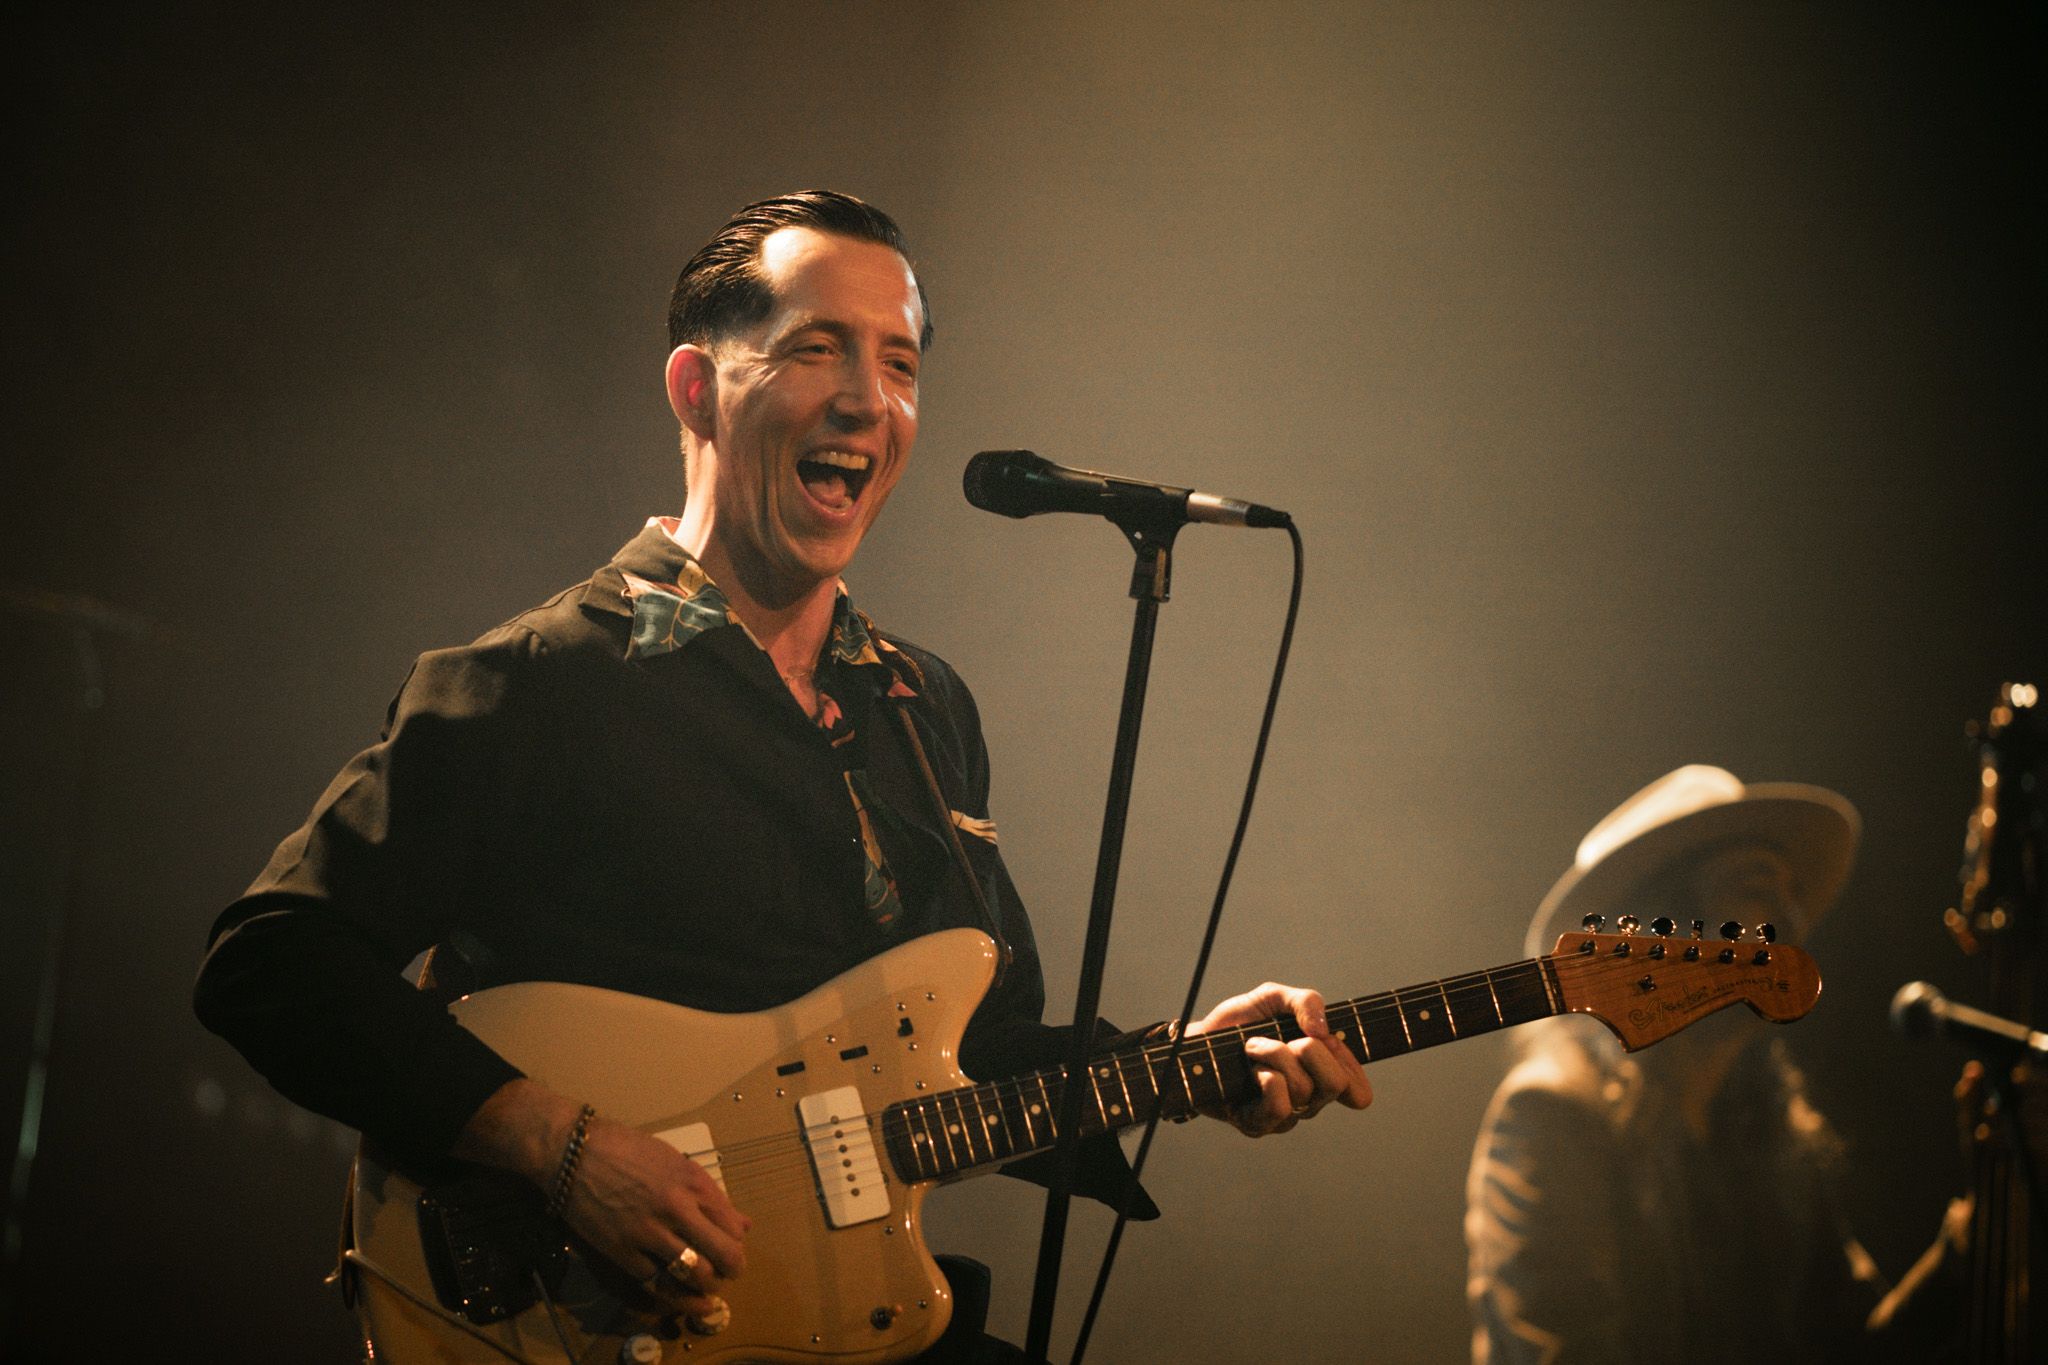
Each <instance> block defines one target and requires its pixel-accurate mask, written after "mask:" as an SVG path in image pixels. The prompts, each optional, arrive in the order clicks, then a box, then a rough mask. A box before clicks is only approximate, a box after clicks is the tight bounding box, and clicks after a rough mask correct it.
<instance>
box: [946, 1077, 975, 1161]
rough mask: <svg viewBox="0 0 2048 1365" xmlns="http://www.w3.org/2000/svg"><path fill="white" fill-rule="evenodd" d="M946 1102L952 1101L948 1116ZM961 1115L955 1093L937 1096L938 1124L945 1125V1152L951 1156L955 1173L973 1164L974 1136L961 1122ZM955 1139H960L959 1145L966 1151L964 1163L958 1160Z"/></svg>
mask: <svg viewBox="0 0 2048 1365" xmlns="http://www.w3.org/2000/svg"><path fill="white" fill-rule="evenodd" d="M948 1100H950V1101H952V1110H953V1112H952V1113H951V1114H950V1115H949V1114H948V1113H947V1112H946V1106H947V1101H948ZM962 1114H963V1111H962V1110H961V1108H960V1096H959V1094H958V1093H957V1092H949V1093H947V1094H944V1095H941V1096H939V1122H940V1123H942V1124H944V1125H945V1131H946V1150H947V1151H948V1152H949V1153H951V1154H952V1156H953V1169H954V1170H956V1171H962V1170H965V1169H967V1167H969V1166H972V1165H973V1164H974V1134H972V1133H970V1132H968V1131H967V1125H966V1124H965V1123H964V1122H962V1121H961V1120H962ZM956 1137H957V1138H959V1139H960V1145H961V1146H963V1147H965V1148H966V1149H967V1159H966V1160H965V1161H962V1160H961V1159H960V1155H959V1152H958V1151H957V1150H956V1149H955V1148H954V1145H953V1139H954V1138H956Z"/></svg>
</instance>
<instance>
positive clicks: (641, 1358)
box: [619, 1332, 661, 1365]
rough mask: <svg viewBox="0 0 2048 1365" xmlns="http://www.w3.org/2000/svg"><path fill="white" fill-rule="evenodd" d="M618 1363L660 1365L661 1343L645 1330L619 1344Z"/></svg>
mask: <svg viewBox="0 0 2048 1365" xmlns="http://www.w3.org/2000/svg"><path fill="white" fill-rule="evenodd" d="M619 1365H661V1343H660V1342H659V1341H656V1340H655V1339H654V1338H653V1337H651V1336H649V1335H648V1334H647V1333H645V1332H638V1333H635V1334H634V1335H632V1336H630V1337H627V1338H626V1339H625V1340H624V1341H623V1342H621V1343H620V1344H619Z"/></svg>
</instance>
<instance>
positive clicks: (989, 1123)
mask: <svg viewBox="0 0 2048 1365" xmlns="http://www.w3.org/2000/svg"><path fill="white" fill-rule="evenodd" d="M968 1093H969V1094H971V1095H972V1096H973V1097H974V1120H975V1127H976V1128H978V1129H980V1130H981V1140H982V1141H983V1142H985V1143H987V1144H988V1154H989V1156H990V1157H991V1158H994V1157H997V1156H1008V1155H1009V1154H1010V1151H1011V1150H1013V1149H1011V1148H1010V1141H1009V1137H1010V1135H1009V1134H1008V1133H1007V1132H1005V1131H1004V1130H1003V1109H1002V1105H1001V1104H998V1105H997V1106H996V1111H995V1113H993V1114H991V1113H989V1111H988V1108H987V1106H985V1105H984V1104H983V1103H982V1099H983V1097H984V1096H985V1095H988V1087H986V1086H978V1087H976V1088H975V1089H974V1090H972V1091H970V1092H968ZM988 1097H989V1098H991V1099H992V1098H994V1096H992V1095H988ZM998 1137H1000V1138H1002V1139H1003V1147H1004V1149H1005V1150H1004V1151H1002V1152H997V1151H996V1139H997V1138H998Z"/></svg>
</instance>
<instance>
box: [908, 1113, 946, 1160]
mask: <svg viewBox="0 0 2048 1365" xmlns="http://www.w3.org/2000/svg"><path fill="white" fill-rule="evenodd" d="M932 1108H933V1106H932V1102H931V1101H930V1100H919V1101H918V1102H917V1104H916V1105H915V1106H913V1108H912V1112H913V1113H915V1114H916V1115H917V1120H918V1122H919V1123H922V1124H923V1125H924V1153H925V1155H926V1156H927V1157H928V1158H930V1160H931V1163H932V1174H933V1175H934V1176H936V1175H938V1174H939V1170H940V1168H939V1140H938V1138H937V1137H936V1136H935V1135H934V1134H933V1133H932ZM913 1145H915V1144H913Z"/></svg>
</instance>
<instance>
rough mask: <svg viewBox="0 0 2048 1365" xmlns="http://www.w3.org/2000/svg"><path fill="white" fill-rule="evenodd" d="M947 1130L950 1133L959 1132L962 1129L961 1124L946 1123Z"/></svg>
mask: <svg viewBox="0 0 2048 1365" xmlns="http://www.w3.org/2000/svg"><path fill="white" fill-rule="evenodd" d="M946 1131H947V1132H949V1133H957V1132H959V1131H960V1125H959V1124H957V1123H949V1124H947V1125H946Z"/></svg>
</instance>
